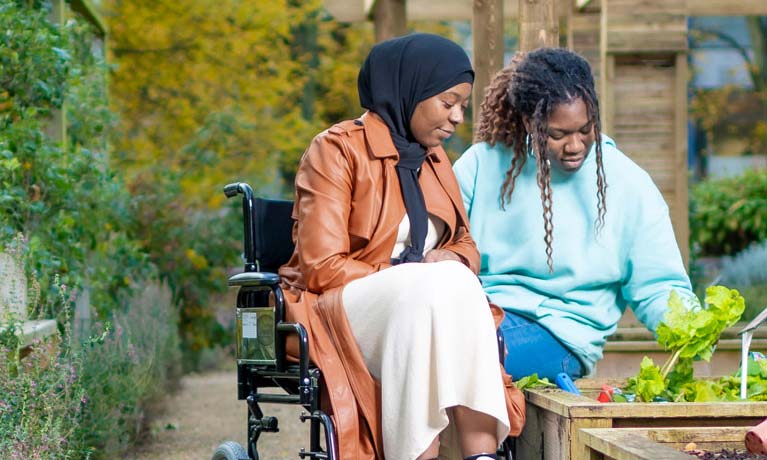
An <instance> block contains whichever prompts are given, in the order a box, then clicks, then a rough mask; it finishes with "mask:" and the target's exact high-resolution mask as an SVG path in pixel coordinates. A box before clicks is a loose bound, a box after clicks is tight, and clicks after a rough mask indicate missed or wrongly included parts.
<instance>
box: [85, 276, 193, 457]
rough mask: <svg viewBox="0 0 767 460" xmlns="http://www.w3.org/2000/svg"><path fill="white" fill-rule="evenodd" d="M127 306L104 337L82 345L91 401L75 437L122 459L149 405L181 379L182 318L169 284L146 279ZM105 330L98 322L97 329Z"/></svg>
mask: <svg viewBox="0 0 767 460" xmlns="http://www.w3.org/2000/svg"><path fill="white" fill-rule="evenodd" d="M126 304H127V309H126V310H125V312H124V313H115V314H114V315H113V316H112V318H111V319H110V322H109V325H110V326H109V327H108V328H107V329H106V333H104V335H103V336H102V337H100V339H101V340H98V341H93V340H85V341H83V344H84V345H83V346H82V347H81V348H80V351H81V355H82V356H83V358H82V361H81V368H80V375H79V384H80V386H81V387H82V388H83V391H84V393H85V395H86V397H87V398H88V404H87V406H86V410H85V411H84V413H83V420H82V423H81V424H80V425H79V429H78V431H77V433H76V435H75V438H76V439H79V440H81V442H82V444H83V446H84V447H83V449H86V448H87V449H90V450H92V451H93V452H94V458H96V459H102V458H103V459H107V458H117V457H119V456H120V454H122V453H123V452H124V451H125V449H126V448H127V447H128V446H130V445H131V443H132V442H134V441H135V440H136V438H137V437H138V436H139V435H140V433H141V431H142V429H143V428H144V426H145V422H146V419H147V417H148V415H149V413H148V411H149V409H150V408H151V407H152V406H153V405H154V404H155V403H156V402H157V400H158V399H159V398H160V397H162V396H164V395H165V394H166V391H167V389H168V388H169V387H172V386H174V384H175V382H176V381H178V379H179V377H180V368H181V353H180V349H179V337H178V330H177V321H178V318H177V314H176V309H175V307H174V305H173V304H172V301H171V293H170V290H169V289H168V287H167V286H166V285H161V284H159V283H156V282H152V283H148V284H146V285H145V286H144V287H143V288H142V289H138V290H136V291H135V293H134V294H133V295H132V296H131V297H130V298H128V299H126ZM102 330H104V326H103V325H97V326H96V328H95V333H98V332H99V331H102ZM104 363H109V365H105V364H104Z"/></svg>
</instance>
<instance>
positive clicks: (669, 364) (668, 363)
mask: <svg viewBox="0 0 767 460" xmlns="http://www.w3.org/2000/svg"><path fill="white" fill-rule="evenodd" d="M681 353H682V348H679V349H678V350H676V351H675V352H674V354H673V355H671V357H670V358H669V359H668V360H667V361H666V362H665V364H663V367H662V368H661V370H660V375H661V377H663V379H664V380H665V379H666V376H667V375H668V373H669V372H671V369H673V368H674V366H675V365H676V361H677V360H678V359H679V355H680V354H681Z"/></svg>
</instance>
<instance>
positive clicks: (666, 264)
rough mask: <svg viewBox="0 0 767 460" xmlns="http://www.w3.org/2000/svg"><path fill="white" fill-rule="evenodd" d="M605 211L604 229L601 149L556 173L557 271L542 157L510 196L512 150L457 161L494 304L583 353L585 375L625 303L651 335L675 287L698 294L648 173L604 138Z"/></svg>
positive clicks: (479, 148)
mask: <svg viewBox="0 0 767 460" xmlns="http://www.w3.org/2000/svg"><path fill="white" fill-rule="evenodd" d="M602 150H603V160H604V169H605V176H606V178H607V192H606V193H607V198H606V205H607V214H606V215H605V226H604V228H603V229H602V230H601V232H600V233H599V234H596V226H595V221H596V218H597V180H596V166H597V165H596V153H595V151H596V148H595V147H592V149H591V152H590V153H589V156H588V157H587V158H586V160H585V162H584V164H583V166H582V167H581V169H580V170H578V171H577V172H576V173H569V174H568V173H564V172H559V171H553V172H552V181H551V186H552V201H553V225H554V230H553V237H554V240H553V244H552V246H553V251H554V253H553V261H554V272H553V273H549V268H548V266H547V264H546V244H545V242H544V240H543V237H544V235H545V232H544V230H543V207H542V205H541V192H540V189H539V188H538V184H537V182H536V170H537V169H536V168H537V166H536V162H535V159H534V158H533V157H529V158H528V161H526V163H525V166H524V168H523V170H522V171H521V173H520V174H519V176H518V177H517V179H516V185H515V188H514V192H513V195H512V198H511V201H510V202H507V203H506V205H505V210H503V209H501V206H500V201H499V199H500V198H499V197H500V192H501V186H502V184H503V181H504V178H505V175H506V171H507V170H508V168H509V166H510V164H511V158H512V157H513V152H512V150H511V149H510V148H508V147H505V146H501V145H498V144H497V145H496V146H495V147H491V146H490V145H488V144H486V143H480V144H475V145H473V146H472V147H470V148H469V149H468V150H467V151H466V152H465V153H464V154H463V155H462V156H461V158H459V159H458V161H457V162H456V163H455V165H454V166H453V170H454V171H455V174H456V176H457V178H458V183H459V185H460V187H461V193H462V194H463V201H464V204H465V205H466V211H467V212H468V214H469V223H470V228H471V234H472V236H473V237H474V240H475V241H476V243H477V246H479V250H480V254H481V257H482V262H481V268H480V279H481V280H482V284H483V286H484V288H485V292H486V293H487V295H488V296H489V297H490V299H491V301H492V302H493V303H495V304H497V305H499V306H501V307H503V308H504V309H506V310H508V311H511V312H514V313H517V314H520V315H523V316H525V317H528V318H531V319H534V320H537V321H538V322H539V323H540V324H541V325H543V326H544V327H546V328H547V329H548V330H549V331H551V332H552V333H553V334H554V335H555V336H556V337H557V338H559V339H560V340H561V341H562V342H563V343H564V344H565V345H566V346H567V347H568V348H569V349H570V350H572V352H573V353H575V355H577V356H578V357H579V358H580V359H581V361H582V362H583V364H584V366H585V367H586V369H587V372H591V371H592V370H593V369H594V365H595V364H596V362H597V361H598V360H599V359H601V358H602V348H603V347H604V344H605V339H606V338H607V337H608V336H609V335H610V334H612V333H613V332H615V330H616V328H617V323H618V320H619V319H620V317H621V315H622V313H623V311H624V310H625V308H626V306H631V307H632V308H633V310H634V312H635V314H636V316H637V318H638V319H639V320H640V321H642V323H644V324H645V325H646V326H647V327H648V328H649V329H650V330H651V331H653V332H654V331H655V328H656V326H657V325H658V323H659V322H660V321H661V320H662V319H663V314H664V313H665V311H666V309H667V302H668V296H669V293H670V291H671V290H672V289H674V290H676V291H677V292H678V293H679V294H680V295H683V296H684V295H693V294H692V290H691V286H690V279H689V277H688V276H687V273H686V271H685V268H684V264H683V262H682V257H681V255H680V253H679V248H678V246H677V243H676V240H675V239H674V232H673V229H672V227H671V220H670V218H669V214H668V206H667V205H666V202H665V201H664V199H663V197H662V196H661V194H660V192H659V191H658V188H657V187H656V186H655V184H654V183H653V181H652V179H651V178H650V176H649V175H648V174H647V173H646V172H645V171H644V170H642V169H641V168H640V167H639V166H637V165H636V164H635V163H634V162H633V161H631V160H630V159H629V158H628V157H627V156H626V155H624V154H623V153H622V152H621V151H620V150H618V149H617V147H616V145H615V142H614V141H613V140H612V139H610V138H608V137H607V136H605V135H602Z"/></svg>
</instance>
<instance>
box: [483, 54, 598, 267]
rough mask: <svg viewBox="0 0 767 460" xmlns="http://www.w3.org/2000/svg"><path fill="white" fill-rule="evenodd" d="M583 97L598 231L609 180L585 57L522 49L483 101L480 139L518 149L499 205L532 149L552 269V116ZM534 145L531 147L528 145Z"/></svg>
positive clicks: (505, 199) (508, 199) (508, 195)
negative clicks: (593, 146) (594, 173)
mask: <svg viewBox="0 0 767 460" xmlns="http://www.w3.org/2000/svg"><path fill="white" fill-rule="evenodd" d="M579 98H580V99H581V100H583V102H584V104H585V105H586V107H587V110H588V114H589V118H590V119H591V120H592V122H593V129H594V136H595V143H596V164H597V218H596V221H595V227H596V232H597V233H599V232H601V230H602V229H603V228H604V224H605V215H606V213H607V204H606V192H607V180H606V176H605V170H604V162H603V156H602V145H601V132H602V130H601V125H600V120H599V101H598V99H597V96H596V90H595V89H594V77H593V76H592V73H591V68H590V67H589V64H588V62H586V60H585V59H583V58H582V57H580V56H578V55H577V54H575V53H573V52H572V51H568V50H565V49H562V48H542V49H539V50H536V51H533V52H531V53H527V54H525V53H517V54H516V55H515V56H514V58H513V59H512V61H511V63H510V64H509V66H508V67H506V68H505V69H503V70H502V71H500V72H498V73H497V74H496V76H495V77H494V79H493V81H492V82H491V84H490V86H489V87H488V89H487V91H486V92H485V98H484V100H483V102H482V104H481V106H480V107H481V110H480V119H479V127H478V130H477V134H476V136H475V139H474V140H475V142H487V143H488V144H490V145H495V144H496V143H498V142H501V143H502V144H503V145H505V146H507V147H509V148H511V149H512V151H513V157H512V159H511V164H510V165H509V169H508V170H507V171H506V177H505V178H504V182H503V185H502V187H501V194H500V205H501V208H504V204H506V203H509V202H511V199H512V194H513V192H514V184H515V182H516V178H517V176H519V174H520V172H521V171H522V168H523V167H524V165H525V161H526V159H527V157H528V156H529V154H530V153H533V154H534V156H535V158H536V163H537V168H538V171H537V182H538V187H539V188H540V191H541V204H542V206H543V227H544V242H545V243H546V262H547V265H548V267H549V272H553V270H554V268H553V267H554V264H553V241H554V224H553V206H552V202H553V201H552V195H553V193H552V188H551V164H550V161H549V158H548V147H547V145H548V120H549V117H550V116H551V114H552V112H553V111H554V110H555V109H556V108H557V107H558V106H559V105H560V104H569V103H572V102H573V101H574V100H576V99H579ZM530 148H532V150H533V151H532V152H529V149H530Z"/></svg>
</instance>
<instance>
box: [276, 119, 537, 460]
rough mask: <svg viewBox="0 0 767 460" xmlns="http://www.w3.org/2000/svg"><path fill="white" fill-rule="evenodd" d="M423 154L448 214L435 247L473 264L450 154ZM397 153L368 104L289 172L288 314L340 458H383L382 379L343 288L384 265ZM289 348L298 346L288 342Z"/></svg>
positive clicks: (426, 176)
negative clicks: (292, 177)
mask: <svg viewBox="0 0 767 460" xmlns="http://www.w3.org/2000/svg"><path fill="white" fill-rule="evenodd" d="M427 153H428V154H427V158H426V161H425V162H424V164H423V166H422V168H421V173H420V178H419V181H420V184H421V189H422V190H423V194H424V199H425V201H426V208H427V210H428V212H429V213H431V214H433V215H436V216H438V217H439V218H440V219H442V220H443V221H445V222H446V223H447V230H446V232H445V236H444V238H443V240H442V241H440V243H439V245H438V247H439V248H442V249H449V250H451V251H453V252H455V253H457V254H459V255H460V256H461V257H462V258H463V260H464V262H465V263H466V264H467V265H468V266H469V267H470V268H471V269H472V270H473V271H474V272H475V273H476V272H477V271H478V269H479V253H478V251H477V248H476V245H475V244H474V241H473V240H472V238H471V236H470V234H469V232H468V223H467V222H468V219H467V218H466V213H465V211H464V207H463V202H462V199H461V195H460V191H459V189H458V184H457V183H456V180H455V176H454V175H453V171H452V168H451V164H450V161H449V160H448V158H447V156H446V154H445V152H444V150H443V149H442V148H441V147H440V148H435V149H431V150H430V151H429V152H427ZM398 159H399V155H398V153H397V150H396V148H395V147H394V144H393V142H392V140H391V136H390V134H389V129H388V127H387V126H386V124H385V123H384V122H383V121H382V120H381V119H380V118H379V117H378V116H376V115H375V114H372V113H370V112H368V113H365V114H364V115H363V116H362V117H361V118H360V119H358V120H353V121H345V122H342V123H339V124H337V125H335V126H333V127H332V128H330V129H328V130H326V131H324V132H322V133H320V134H319V135H318V136H317V137H315V139H314V141H313V142H312V144H311V145H310V146H309V148H308V149H307V150H306V152H305V153H304V156H303V158H302V159H301V163H300V165H299V168H298V172H297V174H296V194H295V206H294V208H293V218H294V219H295V220H296V224H295V225H294V227H293V240H294V241H295V242H296V250H295V252H294V253H293V256H292V257H291V259H290V261H289V262H288V263H287V264H286V265H284V266H283V267H282V268H281V269H280V275H281V277H282V279H283V283H284V288H285V297H286V301H287V316H288V320H289V321H297V322H300V323H301V324H303V325H304V326H305V327H306V328H307V331H308V332H309V343H310V356H311V359H312V361H313V362H314V363H315V364H316V365H317V366H318V367H319V368H320V369H321V371H322V373H323V376H324V378H325V383H326V385H325V386H326V388H327V395H325V396H326V397H327V398H326V401H327V402H329V405H330V407H325V409H326V410H327V411H328V412H330V414H331V416H332V418H333V421H334V423H335V426H336V431H337V436H338V438H337V439H338V448H339V453H340V456H341V459H342V460H362V459H366V460H367V459H374V458H379V459H383V443H382V441H381V431H380V420H381V413H380V388H379V386H378V382H377V381H375V379H373V377H372V376H371V375H370V374H369V372H368V371H367V368H366V367H365V363H364V360H363V358H362V355H361V353H360V351H359V348H358V347H357V344H356V342H355V340H354V336H353V335H352V332H351V329H350V327H349V324H348V321H347V319H346V314H345V312H344V308H343V304H342V291H343V288H344V286H345V285H346V284H348V283H349V282H351V281H353V280H355V279H358V278H361V277H364V276H366V275H369V274H371V273H374V272H377V271H379V270H383V269H385V268H387V267H389V266H390V258H391V253H392V250H393V248H394V244H395V240H396V238H397V231H398V228H399V224H400V222H401V221H402V219H403V217H404V216H405V212H406V211H405V205H404V202H403V199H402V194H401V192H400V187H399V180H398V177H397V172H396V170H395V166H396V164H397V161H398ZM393 288H395V287H393ZM288 349H289V351H290V350H296V349H297V348H296V347H295V343H288ZM467 372H471V369H467ZM504 375H505V374H504ZM508 380H509V381H507V382H506V383H507V385H511V384H510V379H508ZM507 388H509V387H508V386H507ZM514 390H516V389H515V388H514ZM507 393H508V391H507ZM517 393H518V390H517ZM516 396H517V400H516V403H515V404H516V405H511V406H514V411H513V412H514V417H515V419H516V420H517V421H519V420H524V407H523V404H524V401H523V399H522V401H520V400H519V396H520V395H516ZM509 401H510V400H509V398H508V397H507V406H510V404H511V403H510V402H509ZM511 406H510V407H511ZM520 408H521V409H520ZM511 415H512V413H511V412H510V416H511ZM520 417H521V419H520ZM514 424H515V422H514V421H512V425H514ZM517 425H519V427H520V428H521V424H520V423H519V422H518V423H517ZM517 434H518V433H517Z"/></svg>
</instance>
